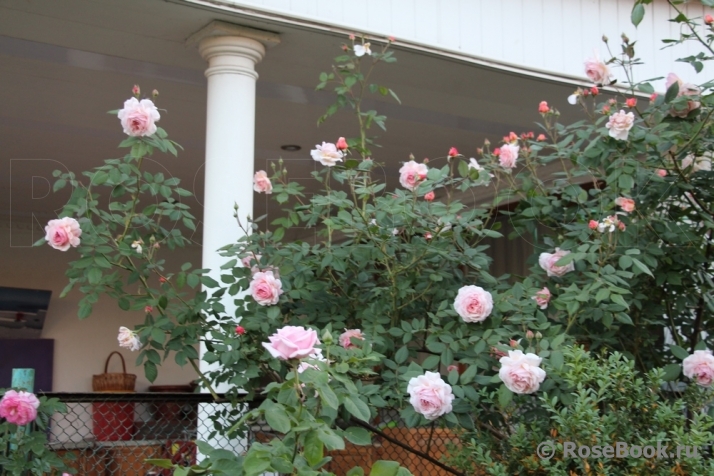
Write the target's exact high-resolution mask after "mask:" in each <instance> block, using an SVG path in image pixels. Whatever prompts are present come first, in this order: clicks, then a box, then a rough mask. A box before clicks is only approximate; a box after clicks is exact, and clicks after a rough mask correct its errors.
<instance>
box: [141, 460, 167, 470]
mask: <svg viewBox="0 0 714 476" xmlns="http://www.w3.org/2000/svg"><path fill="white" fill-rule="evenodd" d="M144 462H145V463H146V464H147V465H151V466H158V467H159V468H167V469H168V468H173V467H174V464H173V463H172V462H171V460H170V459H153V458H149V459H147V460H144Z"/></svg>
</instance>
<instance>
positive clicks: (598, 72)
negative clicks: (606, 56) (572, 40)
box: [585, 52, 612, 84]
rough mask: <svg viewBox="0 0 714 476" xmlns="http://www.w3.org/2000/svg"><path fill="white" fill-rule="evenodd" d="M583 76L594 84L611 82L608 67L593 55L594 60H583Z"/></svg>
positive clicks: (598, 56)
mask: <svg viewBox="0 0 714 476" xmlns="http://www.w3.org/2000/svg"><path fill="white" fill-rule="evenodd" d="M585 75H586V76H587V77H588V78H590V81H592V82H593V83H595V84H609V83H610V82H611V81H612V74H611V73H610V67H609V66H608V65H607V64H605V62H604V61H602V60H601V59H600V55H598V53H597V52H596V53H595V57H594V58H588V59H587V60H585Z"/></svg>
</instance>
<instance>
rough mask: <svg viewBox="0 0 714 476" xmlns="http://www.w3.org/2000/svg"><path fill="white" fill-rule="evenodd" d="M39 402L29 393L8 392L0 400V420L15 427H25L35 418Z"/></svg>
mask: <svg viewBox="0 0 714 476" xmlns="http://www.w3.org/2000/svg"><path fill="white" fill-rule="evenodd" d="M39 407H40V401H39V400H38V399H37V397H36V396H35V394H33V393H30V392H24V391H20V392H16V391H15V390H8V391H7V392H5V395H3V397H2V400H0V418H4V419H6V420H7V421H8V423H13V424H15V425H19V426H22V425H27V424H28V423H30V422H33V421H35V418H37V409H38V408H39Z"/></svg>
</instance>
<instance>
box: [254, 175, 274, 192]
mask: <svg viewBox="0 0 714 476" xmlns="http://www.w3.org/2000/svg"><path fill="white" fill-rule="evenodd" d="M253 190H255V191H256V192H258V193H266V194H271V193H273V184H272V183H271V182H270V179H269V178H268V174H267V173H265V170H258V171H257V172H256V173H255V175H253Z"/></svg>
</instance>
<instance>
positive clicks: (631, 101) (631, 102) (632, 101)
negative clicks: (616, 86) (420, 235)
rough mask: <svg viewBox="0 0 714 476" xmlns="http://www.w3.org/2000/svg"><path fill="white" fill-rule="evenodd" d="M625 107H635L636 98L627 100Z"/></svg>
mask: <svg viewBox="0 0 714 476" xmlns="http://www.w3.org/2000/svg"><path fill="white" fill-rule="evenodd" d="M625 106H627V107H635V106H637V98H628V99H627V101H625Z"/></svg>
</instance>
